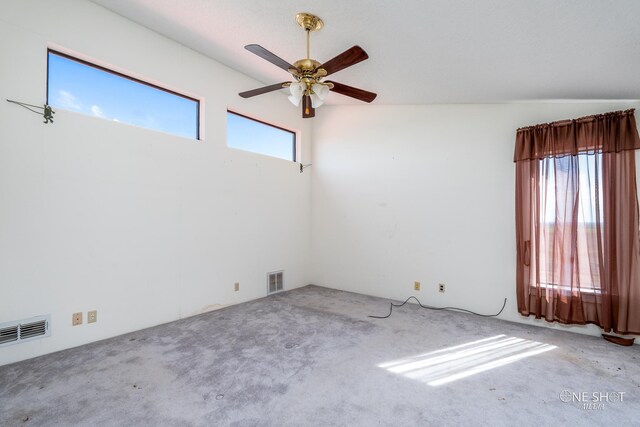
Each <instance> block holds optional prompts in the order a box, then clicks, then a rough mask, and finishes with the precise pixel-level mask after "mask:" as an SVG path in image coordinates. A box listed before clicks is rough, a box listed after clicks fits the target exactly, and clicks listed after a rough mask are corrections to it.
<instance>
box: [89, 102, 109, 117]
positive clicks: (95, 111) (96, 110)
mask: <svg viewBox="0 0 640 427" xmlns="http://www.w3.org/2000/svg"><path fill="white" fill-rule="evenodd" d="M91 113H93V115H94V116H96V117H100V118H101V119H106V118H107V116H106V115H105V114H104V113H103V112H102V109H101V108H100V107H98V106H97V105H92V106H91Z"/></svg>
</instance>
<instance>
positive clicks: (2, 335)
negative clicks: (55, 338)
mask: <svg viewBox="0 0 640 427" xmlns="http://www.w3.org/2000/svg"><path fill="white" fill-rule="evenodd" d="M50 317H51V316H37V317H32V318H31V319H25V320H18V321H15V322H7V323H0V346H5V345H11V344H19V343H22V342H25V341H30V340H33V339H37V338H44V337H48V336H50V335H51V329H50V328H49V324H50Z"/></svg>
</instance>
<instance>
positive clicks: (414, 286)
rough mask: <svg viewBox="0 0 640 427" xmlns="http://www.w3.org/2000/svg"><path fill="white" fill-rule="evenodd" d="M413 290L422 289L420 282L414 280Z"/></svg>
mask: <svg viewBox="0 0 640 427" xmlns="http://www.w3.org/2000/svg"><path fill="white" fill-rule="evenodd" d="M413 290H414V291H419V290H420V282H413Z"/></svg>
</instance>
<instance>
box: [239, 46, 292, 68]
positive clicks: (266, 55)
mask: <svg viewBox="0 0 640 427" xmlns="http://www.w3.org/2000/svg"><path fill="white" fill-rule="evenodd" d="M244 48H245V49H247V50H248V51H249V52H251V53H255V54H256V55H258V56H259V57H260V58H262V59H266V60H267V61H269V62H271V63H272V64H273V65H276V66H278V67H280V68H282V69H283V70H285V71H287V72H289V69H290V68H293V69H294V70H297V68H296V67H294V66H293V65H291V64H289V63H288V62H287V61H285V60H284V59H282V58H280V57H279V56H278V55H276V54H275V53H272V52H269V51H268V50H267V49H265V48H263V47H262V46H260V45H259V44H248V45H246V46H245V47H244Z"/></svg>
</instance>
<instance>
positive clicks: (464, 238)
mask: <svg viewBox="0 0 640 427" xmlns="http://www.w3.org/2000/svg"><path fill="white" fill-rule="evenodd" d="M638 106H640V104H639V103H630V102H610V103H590V104H589V103H546V104H545V103H531V104H529V103H522V104H502V105H435V106H375V105H368V106H327V107H322V114H318V116H317V117H316V118H315V119H314V120H315V121H314V127H313V148H312V152H313V177H312V185H311V194H312V203H311V212H312V234H311V241H312V252H311V253H312V260H313V262H312V279H313V283H315V284H317V285H324V286H328V287H332V288H338V289H344V290H348V291H354V292H359V293H365V294H370V295H376V296H381V297H388V298H395V299H398V300H404V299H405V298H407V297H409V296H411V295H415V296H417V297H418V298H419V299H420V300H421V302H422V303H423V304H428V305H434V306H457V307H461V308H466V309H469V310H474V311H477V312H480V313H487V314H488V313H495V312H497V311H498V310H499V309H500V307H501V306H502V302H503V299H504V298H505V297H506V298H507V299H508V303H507V306H506V309H505V311H504V313H503V314H502V315H501V318H503V319H507V320H513V321H523V322H530V323H534V324H537V325H544V326H549V325H550V324H549V323H547V322H544V321H535V320H533V319H525V318H524V317H522V316H520V315H519V314H518V312H517V308H516V295H515V225H514V224H515V222H514V215H515V213H514V209H515V195H514V187H515V165H514V164H513V149H514V141H515V132H516V129H517V128H518V127H522V126H527V125H532V124H536V123H543V122H549V121H554V120H559V119H565V118H576V117H580V116H585V115H589V114H596V113H603V112H607V111H615V110H620V109H627V108H638ZM639 160H640V159H639ZM639 177H640V175H639ZM414 281H420V282H421V284H422V290H421V291H419V292H414V291H413V282H414ZM438 283H445V284H446V292H445V293H444V294H442V293H439V292H438V291H437V286H438ZM381 310H383V311H384V310H387V308H386V307H381ZM553 327H562V326H559V325H557V324H554V326H553ZM564 328H565V329H571V330H574V331H576V332H584V333H589V334H597V333H599V332H600V331H599V329H597V328H595V327H572V328H566V327H564Z"/></svg>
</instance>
